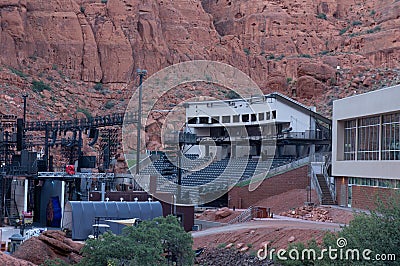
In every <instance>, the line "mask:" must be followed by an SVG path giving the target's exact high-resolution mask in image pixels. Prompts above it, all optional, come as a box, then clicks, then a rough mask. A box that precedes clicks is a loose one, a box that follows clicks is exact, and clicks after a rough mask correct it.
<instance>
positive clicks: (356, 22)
mask: <svg viewBox="0 0 400 266" xmlns="http://www.w3.org/2000/svg"><path fill="white" fill-rule="evenodd" d="M351 25H353V26H359V25H362V22H361V21H359V20H356V21H353V22H352V23H351Z"/></svg>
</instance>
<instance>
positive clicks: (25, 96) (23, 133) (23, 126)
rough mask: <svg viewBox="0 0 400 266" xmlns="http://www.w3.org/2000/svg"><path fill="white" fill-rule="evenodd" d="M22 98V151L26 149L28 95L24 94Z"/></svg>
mask: <svg viewBox="0 0 400 266" xmlns="http://www.w3.org/2000/svg"><path fill="white" fill-rule="evenodd" d="M22 98H24V121H23V123H22V149H25V148H26V147H25V126H26V98H28V94H26V93H25V94H23V95H22Z"/></svg>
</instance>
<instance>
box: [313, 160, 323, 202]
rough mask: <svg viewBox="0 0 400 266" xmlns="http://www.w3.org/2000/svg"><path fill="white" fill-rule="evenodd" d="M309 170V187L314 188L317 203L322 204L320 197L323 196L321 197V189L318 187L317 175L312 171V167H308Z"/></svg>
mask: <svg viewBox="0 0 400 266" xmlns="http://www.w3.org/2000/svg"><path fill="white" fill-rule="evenodd" d="M310 168H311V185H312V186H314V187H315V190H316V192H317V195H318V199H319V202H321V203H322V196H323V195H322V189H321V187H320V185H319V182H318V178H317V175H316V174H315V172H314V169H313V168H312V167H310Z"/></svg>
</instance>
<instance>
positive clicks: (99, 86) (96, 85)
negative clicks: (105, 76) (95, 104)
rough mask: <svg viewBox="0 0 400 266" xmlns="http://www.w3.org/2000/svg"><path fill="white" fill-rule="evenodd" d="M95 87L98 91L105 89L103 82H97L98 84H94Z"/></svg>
mask: <svg viewBox="0 0 400 266" xmlns="http://www.w3.org/2000/svg"><path fill="white" fill-rule="evenodd" d="M93 89H94V90H96V91H101V90H103V83H101V82H98V83H96V84H95V85H94V86H93Z"/></svg>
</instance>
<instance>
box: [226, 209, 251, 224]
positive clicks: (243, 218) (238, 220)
mask: <svg viewBox="0 0 400 266" xmlns="http://www.w3.org/2000/svg"><path fill="white" fill-rule="evenodd" d="M253 214H254V207H253V206H250V207H249V208H248V209H247V210H245V211H244V212H242V213H241V214H240V215H239V216H238V217H236V218H234V219H232V220H230V221H229V222H228V224H235V223H244V222H248V221H250V220H251V219H253Z"/></svg>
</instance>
